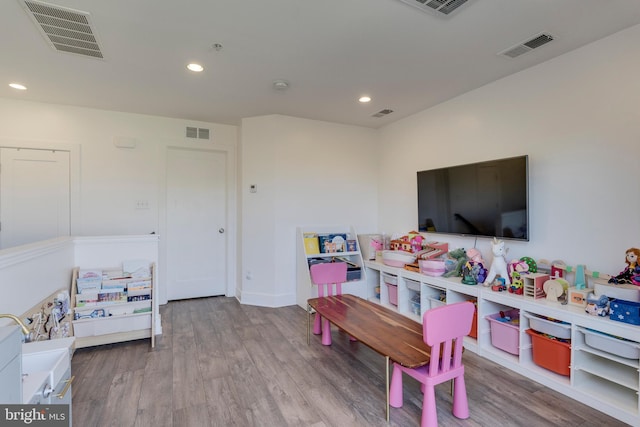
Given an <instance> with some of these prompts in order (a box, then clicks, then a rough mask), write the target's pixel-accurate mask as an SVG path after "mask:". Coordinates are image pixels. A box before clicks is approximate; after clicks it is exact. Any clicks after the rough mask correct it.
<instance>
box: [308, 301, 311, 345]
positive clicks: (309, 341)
mask: <svg viewBox="0 0 640 427" xmlns="http://www.w3.org/2000/svg"><path fill="white" fill-rule="evenodd" d="M310 327H311V307H310V306H309V304H307V345H309V344H310V343H311V337H310V335H311V333H310V332H309V329H310Z"/></svg>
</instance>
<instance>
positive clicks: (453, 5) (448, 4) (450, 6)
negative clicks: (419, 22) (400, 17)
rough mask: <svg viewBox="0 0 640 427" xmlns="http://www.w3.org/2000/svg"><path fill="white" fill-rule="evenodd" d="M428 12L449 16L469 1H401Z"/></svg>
mask: <svg viewBox="0 0 640 427" xmlns="http://www.w3.org/2000/svg"><path fill="white" fill-rule="evenodd" d="M400 1H401V2H404V3H407V4H410V5H411V6H415V7H417V8H418V9H421V10H424V11H426V12H430V13H433V12H436V15H440V16H442V15H445V16H448V15H449V14H450V13H452V12H453V11H455V10H457V9H458V8H459V7H460V6H462V5H463V4H465V3H466V2H467V1H469V0H400Z"/></svg>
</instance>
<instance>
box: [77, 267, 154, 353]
mask: <svg viewBox="0 0 640 427" xmlns="http://www.w3.org/2000/svg"><path fill="white" fill-rule="evenodd" d="M147 265H148V268H146V269H145V268H142V271H137V272H135V273H133V274H132V273H131V272H128V271H127V269H126V268H109V269H91V270H89V269H83V268H79V267H76V268H74V270H73V279H72V285H71V289H72V297H71V303H72V305H73V322H72V324H73V335H74V336H75V337H76V347H78V348H82V347H89V346H94V345H101V344H108V343H112V342H120V341H129V340H135V339H141V338H151V346H152V347H153V346H154V345H155V309H154V307H155V305H154V303H153V300H154V298H155V264H153V263H150V264H147Z"/></svg>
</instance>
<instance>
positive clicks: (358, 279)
mask: <svg viewBox="0 0 640 427" xmlns="http://www.w3.org/2000/svg"><path fill="white" fill-rule="evenodd" d="M297 240H298V250H297V253H298V256H297V276H298V280H297V289H296V302H297V303H298V305H299V306H300V307H302V308H304V309H306V308H307V300H308V299H309V298H315V297H317V296H318V291H317V287H316V286H313V284H312V283H311V275H310V274H309V265H310V263H314V262H331V261H332V260H334V261H342V262H346V263H347V264H348V266H349V271H348V272H347V282H346V283H345V284H343V285H342V292H343V293H345V294H354V295H358V296H360V297H364V296H366V289H365V288H364V280H365V271H364V264H363V261H362V254H361V253H360V245H359V243H358V238H357V235H356V232H355V230H354V228H353V227H349V226H315V227H298V229H297Z"/></svg>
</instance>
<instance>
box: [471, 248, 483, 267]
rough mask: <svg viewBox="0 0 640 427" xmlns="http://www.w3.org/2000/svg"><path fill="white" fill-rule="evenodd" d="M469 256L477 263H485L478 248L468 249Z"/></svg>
mask: <svg viewBox="0 0 640 427" xmlns="http://www.w3.org/2000/svg"><path fill="white" fill-rule="evenodd" d="M467 257H468V258H469V259H470V260H471V261H473V262H475V263H480V264H484V259H482V254H481V253H480V251H479V250H477V249H476V248H471V249H469V250H468V251H467Z"/></svg>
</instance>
